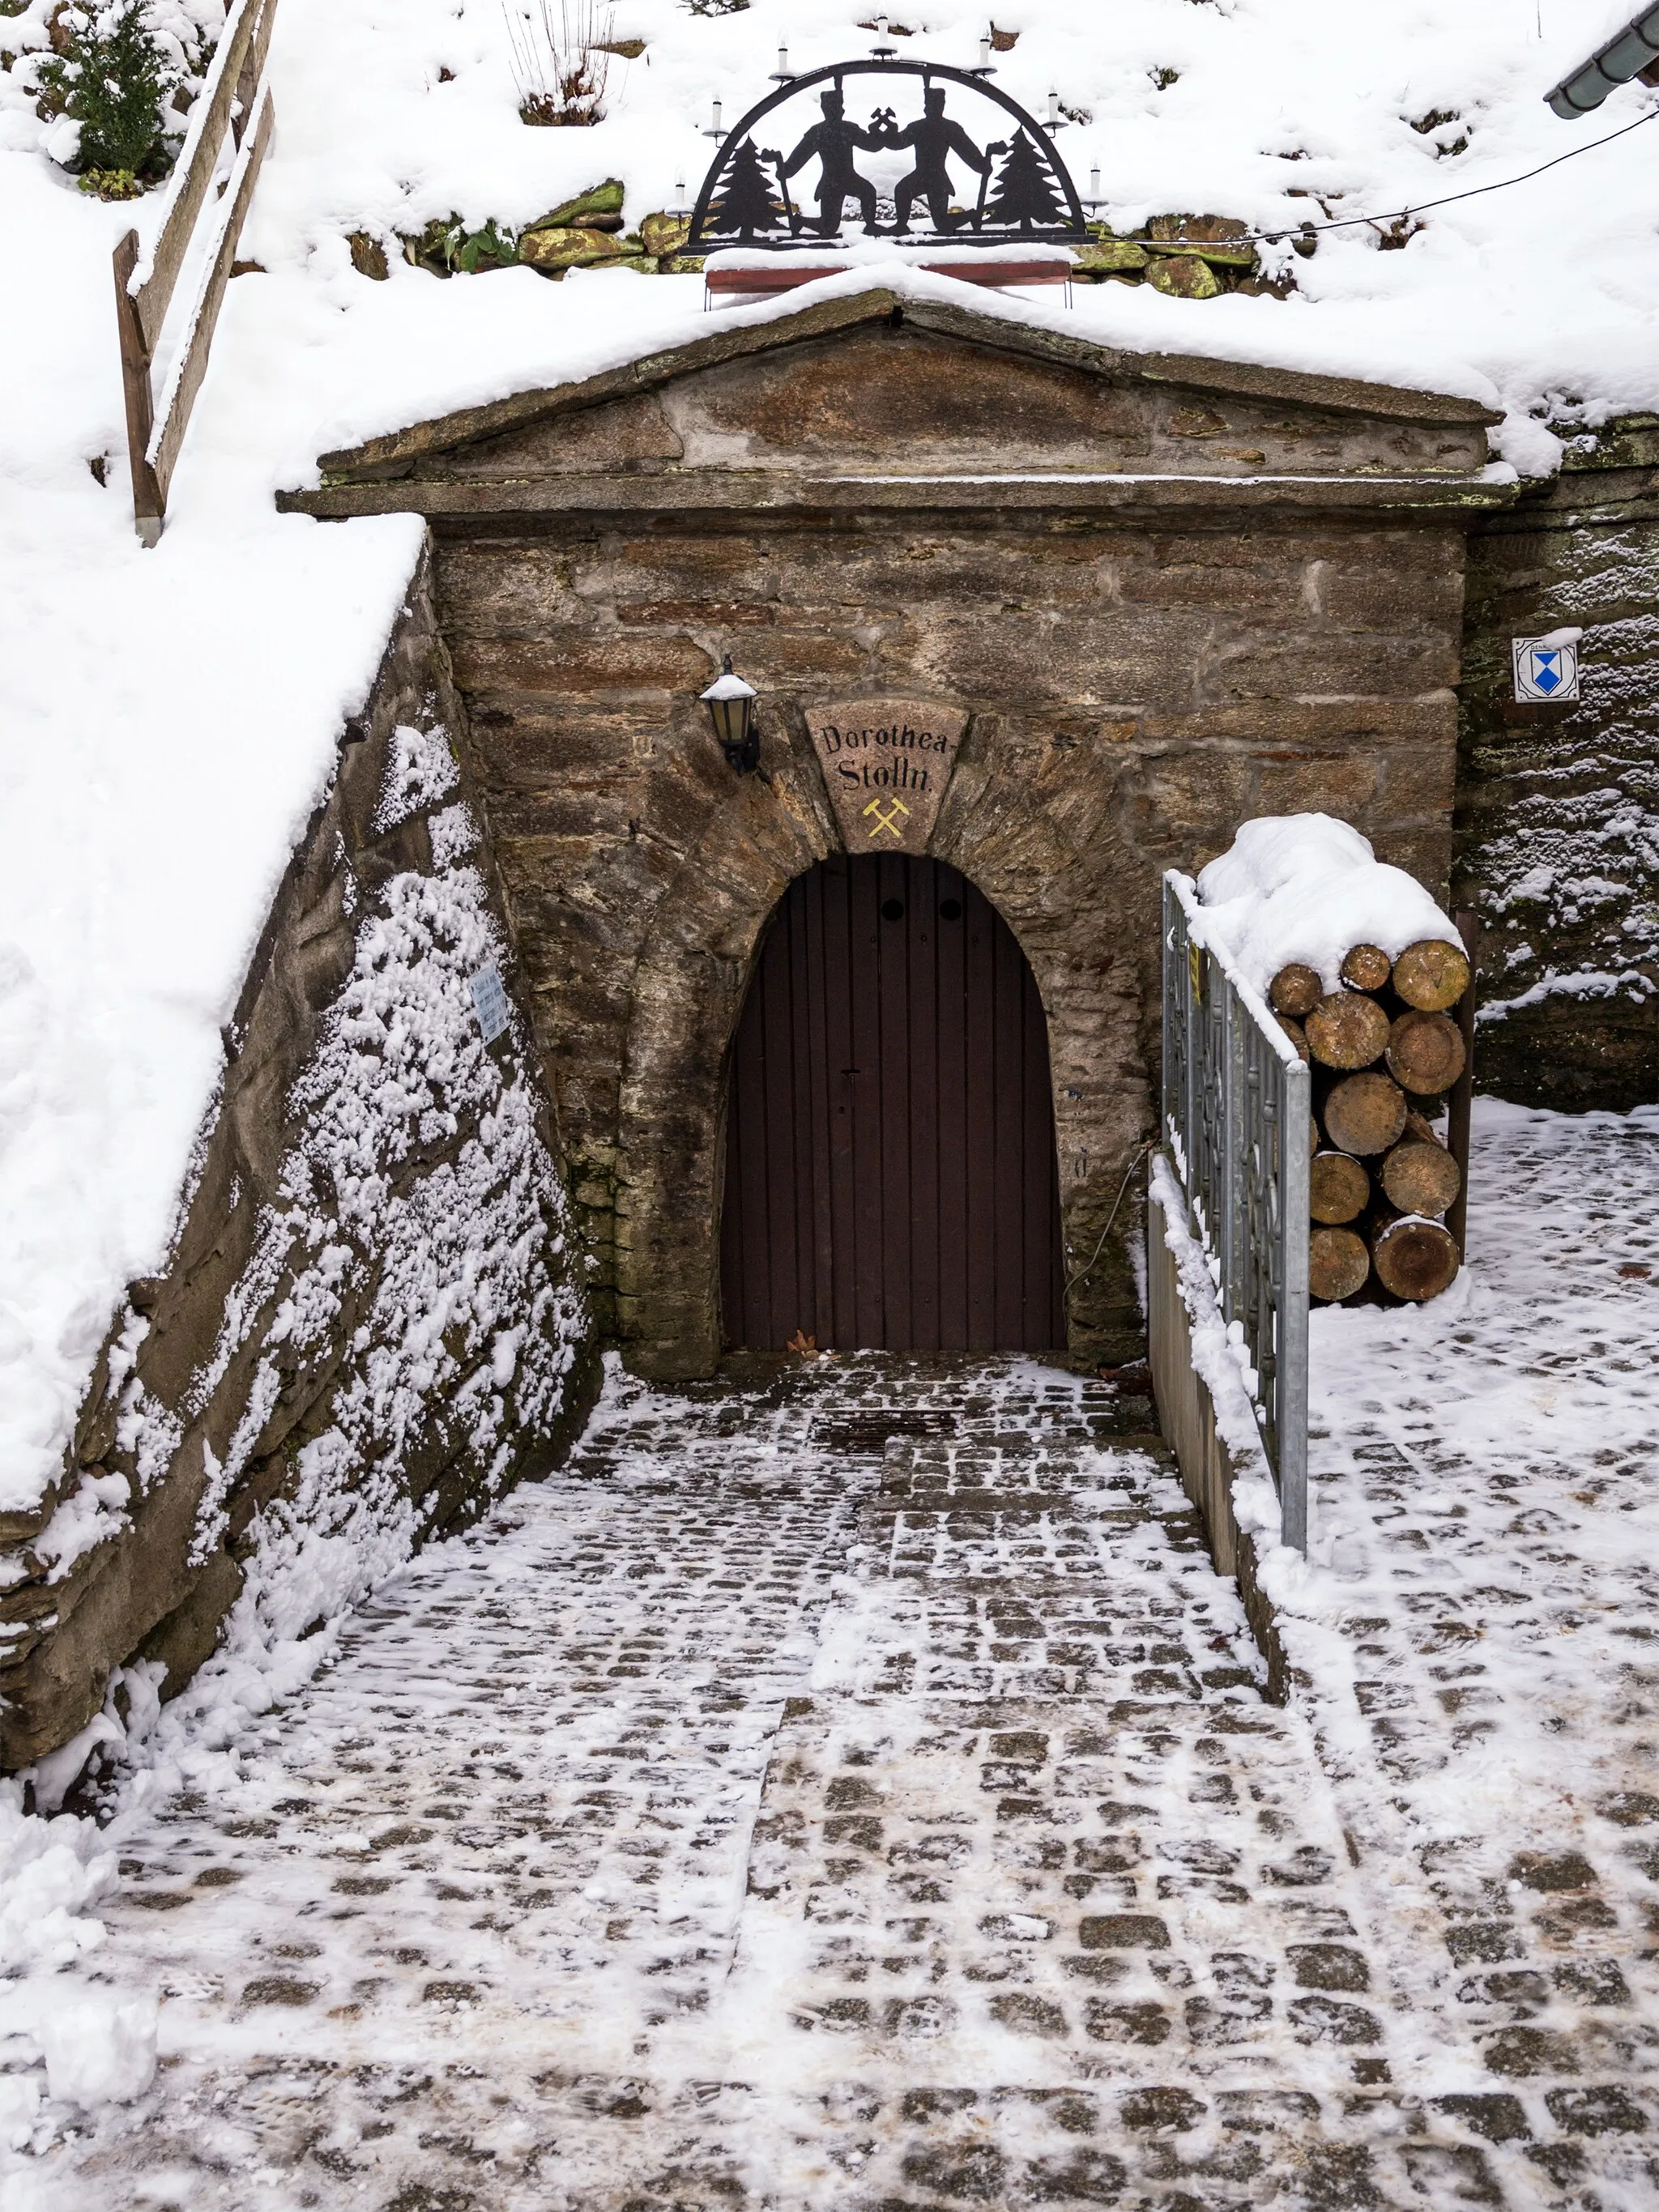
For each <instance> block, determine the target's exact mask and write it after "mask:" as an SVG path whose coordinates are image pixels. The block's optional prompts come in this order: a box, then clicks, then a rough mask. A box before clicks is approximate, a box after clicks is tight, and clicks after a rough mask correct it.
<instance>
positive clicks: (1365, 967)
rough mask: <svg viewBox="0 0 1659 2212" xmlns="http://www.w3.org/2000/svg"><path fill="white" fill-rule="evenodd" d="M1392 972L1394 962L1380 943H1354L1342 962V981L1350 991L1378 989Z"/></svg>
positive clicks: (1380, 988)
mask: <svg viewBox="0 0 1659 2212" xmlns="http://www.w3.org/2000/svg"><path fill="white" fill-rule="evenodd" d="M1393 972H1394V963H1393V962H1392V961H1391V960H1390V959H1389V956H1388V954H1387V953H1386V952H1385V951H1383V947H1382V946H1381V945H1354V946H1353V947H1352V950H1351V951H1349V953H1348V955H1347V957H1346V959H1345V960H1344V961H1343V963H1342V967H1341V970H1340V973H1341V976H1342V981H1344V982H1345V983H1346V985H1347V987H1348V988H1349V989H1350V990H1351V991H1380V990H1382V989H1383V986H1384V985H1385V984H1386V983H1387V982H1388V980H1389V976H1390V975H1392V974H1393Z"/></svg>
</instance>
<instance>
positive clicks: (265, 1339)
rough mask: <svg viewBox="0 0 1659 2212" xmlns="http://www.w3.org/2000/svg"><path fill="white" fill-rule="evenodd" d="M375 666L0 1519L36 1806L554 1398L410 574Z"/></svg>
mask: <svg viewBox="0 0 1659 2212" xmlns="http://www.w3.org/2000/svg"><path fill="white" fill-rule="evenodd" d="M387 669H388V672H387V674H386V676H384V677H383V678H382V682H381V684H380V687H379V690H378V693H377V698H376V701H375V702H374V705H373V706H372V708H371V710H370V712H369V714H368V716H367V718H366V721H367V733H366V735H364V736H363V737H362V738H361V739H359V740H358V741H357V742H354V743H349V744H347V746H346V747H345V748H344V750H343V754H342V758H341V766H340V771H339V774H338V775H337V779H336V782H335V786H334V788H333V790H332V792H331V794H330V796H329V798H328V799H327V800H326V802H325V805H324V807H323V808H322V810H321V811H320V813H319V817H318V818H317V820H316V821H315V823H313V828H312V830H311V832H310V834H309V836H308V837H307V841H306V843H305V845H304V847H303V848H302V850H301V853H300V854H299V855H298V856H297V857H296V860H295V866H294V868H293V869H292V870H291V871H290V874H289V880H288V882H287V883H286V884H285V885H284V887H283V893H282V895H281V896H280V897H279V899H278V902H277V907H276V913H275V914H274V915H273V917H272V921H271V924H270V928H269V929H268V931H267V933H266V940H265V943H264V946H263V947H262V950H261V953H260V956H259V957H258V960H257V961H256V963H255V968H254V972H253V974H252V976H251V977H250V980H249V984H248V987H247V989H246V992H245V994H244V1000H243V1004H242V1006H241V1007H240V1009H239V1011H238V1016H237V1019H236V1021H235V1023H234V1024H233V1025H232V1028H231V1030H230V1032H229V1037H228V1042H229V1047H230V1050H229V1057H228V1066H227V1068H226V1071H225V1075H224V1079H223V1083H222V1088H221V1093H220V1097H219V1099H218V1101H217V1103H216V1108H215V1110H214V1112H213V1114H212V1115H210V1123H209V1127H208V1129H207V1131H206V1133H205V1134H204V1139H203V1140H202V1142H201V1144H200V1145H199V1146H198V1148H197V1161H196V1164H195V1168H194V1170H193V1176H192V1181H191V1187H190V1188H189V1190H188V1192H187V1194H186V1198H185V1201H184V1202H183V1203H182V1205H181V1209H180V1216H179V1228H178V1231H177V1234H176V1236H175V1239H174V1243H173V1251H172V1254H171V1256H170V1259H169V1261H168V1264H167V1269H166V1272H165V1273H162V1274H161V1275H159V1276H157V1277H155V1278H154V1279H149V1280H146V1281H144V1282H141V1283H136V1284H134V1285H131V1289H130V1291H129V1294H128V1298H127V1300H126V1302H125V1306H124V1310H122V1311H121V1313H120V1314H119V1315H118V1317H117V1320H116V1322H115V1324H114V1326H113V1328H112V1331H111V1334H110V1337H109V1340H108V1342H107V1344H106V1350H105V1352H104V1354H103V1356H102V1358H101V1359H100V1364H99V1369H98V1370H97V1372H96V1373H95V1375H94V1384H93V1388H92V1390H91V1391H90V1393H89V1394H88V1399H87V1401H86V1402H85V1404H84V1405H83V1407H82V1413H81V1418H80V1420H79V1423H78V1425H77V1429H76V1442H75V1446H74V1449H73V1451H72V1453H71V1455H70V1463H69V1465H68V1466H67V1467H66V1469H65V1472H64V1475H63V1476H62V1477H61V1478H60V1480H59V1482H58V1485H57V1486H55V1488H54V1489H53V1490H52V1492H49V1494H48V1497H47V1498H46V1500H45V1501H44V1502H43V1504H42V1505H41V1507H40V1509H39V1510H38V1511H37V1512H36V1513H35V1514H33V1516H30V1515H27V1514H23V1513H18V1514H13V1515H11V1516H6V1518H5V1521H4V1522H0V1535H4V1534H9V1535H10V1536H11V1537H12V1538H13V1540H14V1547H13V1549H12V1550H11V1552H10V1553H9V1554H0V1593H3V1594H0V1636H3V1638H4V1639H5V1642H4V1656H3V1659H0V1692H3V1694H4V1697H5V1699H6V1708H5V1711H4V1712H3V1716H0V1754H3V1758H4V1761H5V1763H6V1764H7V1765H12V1766H17V1765H23V1764H25V1763H27V1762H29V1761H32V1760H33V1761H38V1760H39V1759H40V1757H41V1755H42V1754H47V1753H57V1756H56V1758H55V1759H52V1761H51V1762H50V1763H49V1765H48V1766H47V1767H46V1769H44V1770H42V1771H41V1774H40V1784H39V1787H40V1794H41V1796H42V1798H43V1800H50V1798H51V1797H52V1796H53V1795H54V1794H55V1793H56V1792H57V1791H58V1790H61V1789H63V1788H64V1787H66V1786H68V1785H69V1784H71V1783H72V1782H73V1781H74V1780H75V1778H76V1775H77V1774H78V1773H79V1771H80V1768H81V1765H82V1763H83V1761H84V1759H85V1758H86V1756H87V1755H88V1753H92V1752H93V1751H94V1750H95V1749H96V1748H97V1747H98V1744H99V1742H100V1741H106V1742H107V1743H109V1744H111V1745H112V1746H113V1747H114V1750H113V1751H110V1750H106V1752H105V1753H104V1754H103V1757H104V1759H105V1760H106V1763H107V1761H108V1759H110V1758H112V1756H115V1755H117V1754H118V1751H119V1740H120V1738H121V1736H122V1734H123V1731H124V1729H125V1721H126V1718H127V1716H128V1713H129V1711H130V1710H131V1703H132V1698H133V1695H134V1694H135V1692H134V1688H133V1685H134V1683H135V1682H149V1681H151V1680H154V1681H155V1682H157V1683H159V1684H161V1686H163V1687H164V1689H165V1691H166V1692H167V1694H172V1693H173V1692H174V1691H176V1690H177V1689H178V1688H179V1686H181V1684H182V1683H183V1682H184V1681H185V1680H188V1678H189V1677H190V1676H191V1674H193V1673H194V1671H195V1670H196V1668H197V1667H198V1666H200V1664H201V1663H202V1662H203V1661H204V1659H205V1658H206V1657H207V1656H209V1655H210V1653H211V1652H212V1651H213V1650H215V1648H216V1645H218V1644H220V1643H221V1642H222V1640H223V1639H225V1638H228V1641H229V1643H230V1644H232V1645H234V1647H235V1648H236V1649H238V1650H241V1651H242V1652H244V1653H245V1654H246V1653H248V1652H252V1651H255V1650H265V1651H269V1650H273V1649H275V1648H276V1647H279V1646H281V1645H283V1644H285V1643H289V1642H293V1641H295V1640H296V1639H300V1638H303V1637H305V1636H307V1634H309V1633H311V1632H314V1631H315V1630H316V1629H317V1628H318V1627H319V1626H321V1625H325V1624H326V1623H327V1622H329V1621H330V1620H333V1619H335V1618H336V1617H337V1616H338V1615H339V1614H340V1613H342V1612H343V1610H344V1609H345V1608H347V1607H349V1606H350V1605H352V1604H353V1603H354V1602H356V1601H357V1600H358V1599H359V1598H361V1597H362V1595H364V1594H365V1593H366V1592H367V1591H368V1589H371V1588H372V1587H373V1586H374V1584H375V1583H377V1582H378V1581H379V1580H380V1579H381V1578H382V1577H384V1576H385V1575H386V1574H387V1573H389V1572H390V1571H392V1570H393V1569H394V1568H395V1567H396V1566H397V1565H398V1564H399V1563H400V1562H401V1561H402V1560H403V1559H405V1558H407V1557H408V1555H409V1553H410V1551H411V1550H412V1548H413V1547H414V1546H415V1545H416V1542H417V1541H420V1539H421V1538H422V1537H423V1536H425V1535H427V1534H431V1533H434V1532H435V1531H437V1530H440V1529H443V1528H450V1527H453V1526H455V1525H458V1524H459V1523H460V1522H464V1521H465V1520H467V1519H469V1518H471V1516H474V1515H475V1514H477V1512H479V1511H482V1510H483V1509H484V1507H485V1506H486V1505H487V1504H489V1502H490V1501H491V1500H492V1499H494V1498H496V1497H497V1496H499V1495H500V1494H501V1491H502V1490H503V1489H504V1488H505V1487H506V1486H507V1485H508V1484H509V1483H510V1482H512V1481H513V1480H517V1479H519V1478H520V1476H522V1475H523V1474H525V1473H526V1472H529V1471H531V1470H532V1469H535V1468H538V1467H540V1466H544V1465H546V1464H547V1463H549V1462H550V1460H551V1458H552V1457H553V1456H554V1455H555V1454H556V1451H557V1450H558V1449H560V1448H561V1446H562V1442H563V1441H564V1439H565V1438H566V1437H567V1436H568V1432H569V1431H570V1429H571V1427H572V1425H574V1423H576V1422H579V1421H580V1419H581V1417H582V1415H583V1413H584V1412H585V1410H586V1402H587V1397H586V1392H587V1388H588V1385H589V1383H590V1381H591V1380H592V1360H591V1358H588V1357H587V1338H588V1324H587V1316H586V1301H585V1299H584V1297H583V1295H582V1291H581V1287H580V1267H579V1265H578V1262H577V1259H576V1255H575V1253H574V1248H573V1245H572V1243H571V1232H570V1222H569V1215H568V1205H567V1200H566V1198H565V1194H564V1191H563V1188H562V1182H561V1180H560V1175H559V1170H558V1165H557V1162H556V1158H555V1154H554V1151H553V1147H552V1143H551V1136H550V1128H549V1127H548V1126H547V1122H546V1118H545V1109H544V1103H543V1097H542V1092H541V1088H540V1078H539V1074H538V1070H537V1065H536V1063H535V1061H534V1060H533V1059H532V1056H531V1054H530V1048H529V1035H528V1030H527V1027H526V1024H524V1023H523V1022H522V1021H521V1019H520V1017H519V1016H518V1015H517V1014H516V1013H515V1012H509V1018H508V1022H507V1028H506V1030H504V1032H503V1033H502V1034H501V1035H500V1036H498V1037H496V1038H495V1040H493V1041H486V1039H485V1036H484V1035H483V1029H482V1027H481V1024H480V1022H479V1018H478V1015H477V1009H476V1006H475V1004H474V1000H473V994H472V989H471V982H472V979H473V977H474V976H475V975H477V973H478V971H479V970H480V969H483V968H485V967H486V966H488V965H490V964H491V963H494V964H495V965H496V966H497V967H498V969H501V970H502V971H504V972H506V971H508V962H507V941H506V936H505V932H504V929H503V927H502V926H501V922H500V921H499V920H498V918H497V916H496V915H495V911H494V910H493V905H492V895H491V890H490V885H489V874H488V869H487V864H486V860H485V855H484V854H483V851H482V849H481V847H480V843H479V836H478V830H477V823H476V821H475V819H474V817H473V814H472V811H471V808H470V806H469V805H467V804H466V802H465V795H464V794H461V793H459V792H458V788H457V787H458V781H459V771H458V769H457V765H456V761H455V757H454V754H453V751H452V750H451V746H450V744H449V739H448V736H447V722H448V720H449V719H450V718H451V717H452V716H453V700H451V699H450V698H449V697H448V696H447V694H445V692H444V690H443V686H442V681H441V677H440V676H437V675H436V674H435V671H434V665H433V658H432V652H431V625H430V609H429V605H428V601H427V599H426V587H425V583H424V579H423V578H422V579H419V580H417V583H416V589H415V590H414V592H413V593H412V594H411V612H410V617H409V618H408V619H407V620H406V621H405V623H404V625H403V627H402V629H401V631H400V634H399V637H398V641H397V643H396V644H395V646H394V648H393V650H392V653H391V654H390V656H389V658H388V664H387ZM227 1621H228V1626H227V1625H226V1624H227ZM117 1668H125V1669H126V1672H125V1674H123V1675H121V1676H120V1677H119V1679H118V1680H117V1679H114V1678H112V1669H117ZM135 1669H137V1672H135V1671H134V1670H135ZM112 1680H113V1686H111V1685H112ZM66 1738H67V1739H72V1741H70V1743H69V1745H68V1747H67V1748H65V1749H64V1750H61V1751H59V1750H58V1747H60V1746H64V1743H65V1739H66Z"/></svg>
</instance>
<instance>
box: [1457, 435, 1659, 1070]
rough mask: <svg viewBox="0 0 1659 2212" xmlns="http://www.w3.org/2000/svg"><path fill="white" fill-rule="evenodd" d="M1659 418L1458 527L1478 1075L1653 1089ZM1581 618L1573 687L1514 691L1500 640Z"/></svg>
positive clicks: (1462, 875) (1656, 1052) (1583, 443)
mask: <svg viewBox="0 0 1659 2212" xmlns="http://www.w3.org/2000/svg"><path fill="white" fill-rule="evenodd" d="M1656 463H1659V421H1656V420H1655V418H1653V417H1651V416H1649V417H1643V418H1638V419H1633V420H1632V421H1630V422H1626V423H1623V424H1620V425H1615V426H1613V428H1610V429H1608V430H1607V431H1606V432H1604V433H1602V434H1601V435H1599V436H1595V437H1591V436H1585V437H1583V438H1581V439H1579V440H1577V441H1575V443H1574V444H1573V445H1572V446H1571V447H1570V448H1569V451H1568V453H1567V457H1566V461H1565V466H1564V468H1563V470H1562V472H1561V475H1560V476H1559V477H1558V478H1555V479H1553V481H1551V482H1550V483H1547V484H1546V485H1541V486H1538V487H1536V488H1534V489H1533V490H1532V491H1531V492H1529V493H1528V495H1527V496H1526V497H1525V498H1524V499H1523V500H1522V502H1521V503H1520V504H1519V505H1518V506H1517V507H1515V508H1514V509H1512V510H1511V511H1510V513H1506V514H1504V515H1503V516H1501V517H1492V518H1489V519H1487V520H1484V521H1482V522H1481V523H1480V524H1479V525H1478V526H1477V528H1476V530H1475V532H1474V534H1473V535H1472V536H1471V538H1470V540H1469V555H1468V557H1469V568H1468V632H1467V636H1466V640H1465V647H1464V658H1463V679H1464V680H1463V684H1462V715H1461V728H1460V737H1459V760H1458V780H1457V827H1456V851H1455V860H1454V866H1453V897H1454V899H1455V902H1456V903H1457V904H1459V905H1460V906H1469V907H1473V908H1475V909H1476V910H1477V911H1478V912H1479V913H1480V915H1481V916H1482V918H1483V920H1484V921H1485V923H1486V939H1485V943H1484V946H1483V950H1482V952H1481V959H1480V966H1481V981H1480V998H1481V1001H1482V1006H1481V1014H1480V1043H1479V1049H1478V1052H1477V1055H1476V1063H1475V1065H1476V1082H1477V1085H1478V1086H1479V1087H1480V1089H1481V1090H1483V1091H1496V1092H1498V1093H1499V1094H1500V1095H1501V1096H1503V1097H1506V1098H1515V1099H1518V1100H1520V1101H1522V1103H1527V1104H1531V1105H1540V1106H1553V1107H1556V1108H1559V1109H1564V1110H1567V1111H1582V1110H1583V1109H1585V1108H1588V1107H1607V1108H1611V1109H1616V1110H1620V1111H1622V1110H1624V1109H1627V1108H1629V1107H1631V1106H1633V1105H1636V1104H1638V1103H1640V1102H1641V1101H1643V1100H1645V1099H1651V1098H1653V1097H1659V1018H1656V1016H1659V491H1656V489H1655V486H1656V476H1655V464H1656ZM1568 623H1571V624H1577V625H1580V626H1582V627H1583V630H1584V637H1583V642H1582V644H1581V646H1580V648H1579V651H1580V654H1581V659H1582V665H1583V697H1582V698H1581V699H1580V700H1578V701H1577V702H1573V703H1571V704H1568V705H1565V706H1555V705H1547V706H1545V705H1539V706H1523V705H1519V704H1517V703H1516V701H1515V699H1514V697H1513V686H1512V680H1511V673H1510V640H1511V639H1512V638H1515V637H1524V636H1537V635H1541V634H1543V633H1545V632H1547V631H1549V630H1552V629H1556V628H1558V627H1559V626H1561V625H1563V624H1568Z"/></svg>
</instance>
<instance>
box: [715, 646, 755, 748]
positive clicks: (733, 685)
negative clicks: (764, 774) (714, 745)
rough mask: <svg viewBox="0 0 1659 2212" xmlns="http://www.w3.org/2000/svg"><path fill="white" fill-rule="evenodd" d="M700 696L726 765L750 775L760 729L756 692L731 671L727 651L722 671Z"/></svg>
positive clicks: (730, 659)
mask: <svg viewBox="0 0 1659 2212" xmlns="http://www.w3.org/2000/svg"><path fill="white" fill-rule="evenodd" d="M756 696H757V694H756V690H755V687H754V685H753V684H745V683H744V680H743V678H742V677H741V676H734V675H733V674H732V656H731V654H730V653H727V654H726V666H725V669H724V671H723V672H722V673H721V674H720V675H719V676H717V677H716V678H714V682H713V683H712V684H710V685H709V687H708V690H706V691H705V692H703V694H702V703H703V705H704V706H705V707H707V708H708V719H709V720H710V721H711V722H712V723H713V724H714V736H715V738H716V740H717V741H718V743H719V744H720V750H721V751H722V752H723V753H724V754H725V755H726V763H727V765H728V766H729V767H732V768H734V769H736V770H737V771H738V775H753V774H754V772H755V770H756V769H757V768H758V767H759V766H760V732H759V731H758V730H757V728H756V727H755V700H756Z"/></svg>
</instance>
